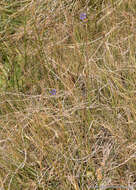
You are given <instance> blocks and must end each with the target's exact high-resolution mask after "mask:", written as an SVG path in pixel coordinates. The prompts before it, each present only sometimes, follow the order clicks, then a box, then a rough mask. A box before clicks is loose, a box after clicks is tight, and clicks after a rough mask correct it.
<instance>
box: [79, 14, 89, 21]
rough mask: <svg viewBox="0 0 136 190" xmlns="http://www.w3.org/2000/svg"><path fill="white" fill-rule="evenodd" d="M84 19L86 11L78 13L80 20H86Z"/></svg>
mask: <svg viewBox="0 0 136 190" xmlns="http://www.w3.org/2000/svg"><path fill="white" fill-rule="evenodd" d="M86 19H87V17H86V13H81V14H80V20H82V21H84V20H86Z"/></svg>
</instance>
